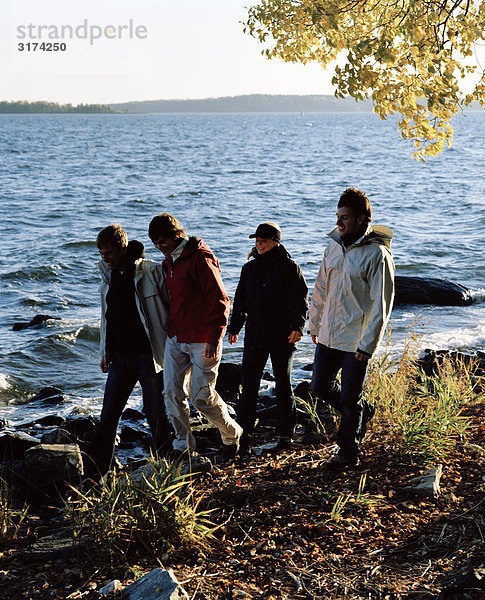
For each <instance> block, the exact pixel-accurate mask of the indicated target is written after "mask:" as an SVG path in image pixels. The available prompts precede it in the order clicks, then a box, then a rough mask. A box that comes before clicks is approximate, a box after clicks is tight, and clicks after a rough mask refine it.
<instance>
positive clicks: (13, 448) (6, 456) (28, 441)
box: [0, 431, 39, 461]
mask: <svg viewBox="0 0 485 600" xmlns="http://www.w3.org/2000/svg"><path fill="white" fill-rule="evenodd" d="M38 444H39V440H38V439H37V438H35V437H33V436H31V435H29V434H28V433H24V432H23V431H17V432H16V433H4V434H3V435H1V436H0V460H1V461H11V460H21V459H23V458H24V454H25V451H26V450H28V449H29V448H32V447H33V446H37V445H38Z"/></svg>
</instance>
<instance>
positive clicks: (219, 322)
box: [148, 213, 242, 460]
mask: <svg viewBox="0 0 485 600" xmlns="http://www.w3.org/2000/svg"><path fill="white" fill-rule="evenodd" d="M148 235H149V236H150V239H151V240H152V242H153V243H154V244H155V246H156V247H157V248H158V249H159V250H160V251H161V252H162V253H163V254H164V255H165V260H164V261H163V267H164V269H165V270H166V279H165V284H166V286H167V289H168V292H169V295H170V311H169V323H168V337H167V342H166V345H165V365H164V392H165V403H166V411H167V415H168V417H169V419H170V420H171V422H172V425H173V427H174V430H175V439H174V442H173V447H174V450H175V451H176V452H180V453H181V452H184V451H185V450H187V449H189V450H194V449H195V438H194V435H193V433H192V431H191V428H190V424H189V414H190V410H189V405H188V402H187V398H188V397H189V398H190V401H191V403H192V404H193V406H194V407H195V408H197V409H198V410H199V411H200V412H201V413H202V414H203V415H204V417H205V418H206V419H207V420H208V421H210V422H211V423H212V424H213V425H215V426H216V427H217V428H218V429H219V431H220V434H221V437H222V442H223V459H226V460H230V459H232V458H234V457H235V456H236V454H237V451H238V448H239V439H240V437H241V435H242V428H241V427H240V425H238V424H237V422H236V421H235V420H234V419H233V418H232V417H231V416H230V415H229V411H228V408H227V405H226V404H225V402H224V401H223V400H222V398H221V397H220V396H219V394H218V393H217V392H216V389H215V385H216V378H217V371H218V369H219V363H220V360H221V355H222V337H223V336H224V332H225V329H226V326H227V319H228V316H229V298H228V296H227V294H226V291H225V289H224V285H223V283H222V278H221V270H220V267H219V261H218V260H217V258H216V257H215V256H214V254H212V251H211V250H210V248H209V247H208V246H207V245H206V244H205V243H204V242H203V241H202V240H201V239H199V238H196V237H190V238H189V237H188V236H187V235H186V233H185V231H184V230H183V228H182V226H181V225H180V223H179V222H178V221H177V219H176V218H175V217H173V216H172V215H169V214H167V213H161V214H159V215H157V216H156V217H154V218H153V219H152V221H151V223H150V226H149V229H148ZM189 384H190V392H188V387H189Z"/></svg>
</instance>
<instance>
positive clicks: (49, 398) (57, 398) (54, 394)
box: [29, 386, 64, 403]
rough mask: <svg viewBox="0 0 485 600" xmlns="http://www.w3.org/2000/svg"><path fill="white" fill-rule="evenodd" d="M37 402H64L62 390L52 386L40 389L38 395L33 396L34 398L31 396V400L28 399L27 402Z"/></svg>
mask: <svg viewBox="0 0 485 600" xmlns="http://www.w3.org/2000/svg"><path fill="white" fill-rule="evenodd" d="M39 401H42V402H52V403H54V402H55V403H59V402H64V396H63V395H62V390H60V389H59V388H56V387H53V386H49V387H45V388H42V389H41V390H40V392H39V393H38V394H35V396H32V398H30V399H29V402H39Z"/></svg>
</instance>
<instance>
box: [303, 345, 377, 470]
mask: <svg viewBox="0 0 485 600" xmlns="http://www.w3.org/2000/svg"><path fill="white" fill-rule="evenodd" d="M367 363H368V361H360V360H357V359H356V358H355V352H344V351H342V350H336V349H334V348H328V347H327V346H324V345H323V344H317V348H316V350H315V362H314V364H313V376H312V392H313V393H314V394H315V396H317V397H318V398H321V399H322V400H324V401H325V402H327V404H329V405H330V406H332V407H333V408H335V409H336V410H337V411H338V412H339V413H341V415H342V417H341V420H340V426H339V429H338V432H337V444H338V446H339V448H340V454H342V455H343V456H345V457H347V458H350V459H353V458H355V457H357V456H358V454H359V445H360V442H361V441H362V438H363V437H364V433H365V421H366V415H367V414H368V413H369V406H370V405H369V404H368V402H366V400H365V399H364V397H363V393H362V390H363V387H364V380H365V375H366V372H367ZM340 369H342V373H341V375H340V380H341V384H339V383H338V381H337V373H338V372H339V371H340Z"/></svg>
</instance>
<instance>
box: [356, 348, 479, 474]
mask: <svg viewBox="0 0 485 600" xmlns="http://www.w3.org/2000/svg"><path fill="white" fill-rule="evenodd" d="M474 368H475V367H474V365H473V363H470V362H466V363H465V362H463V361H460V360H457V359H456V358H453V357H445V358H444V359H443V362H442V364H441V365H439V366H438V371H437V374H436V375H434V376H428V375H426V374H424V373H423V372H422V371H421V370H420V369H419V368H418V365H417V361H416V344H415V340H414V339H412V340H410V342H409V343H408V345H407V347H406V349H405V351H404V353H403V355H402V357H401V358H400V359H399V360H398V361H395V360H392V359H391V358H390V356H389V355H385V356H384V357H383V358H382V359H381V360H380V362H379V363H377V364H376V365H375V366H374V367H373V368H371V370H370V373H369V377H368V380H367V383H366V393H367V398H368V399H369V400H370V401H371V402H373V403H375V404H376V405H377V407H378V415H379V416H378V421H379V423H378V425H380V428H381V430H383V431H382V433H383V434H385V435H387V437H388V438H389V440H390V441H391V443H392V444H393V445H394V447H395V450H396V456H397V458H398V459H399V460H401V461H404V462H410V461H411V462H418V463H424V464H426V463H431V462H436V461H439V460H446V458H447V457H449V456H450V454H451V453H452V452H453V450H454V448H455V447H456V445H457V443H458V442H459V441H461V440H464V439H466V437H467V436H468V434H469V430H470V419H469V418H467V417H466V416H465V415H464V414H463V408H464V406H466V405H467V404H468V403H471V402H474V401H476V400H479V397H478V395H477V394H476V393H475V392H474V388H473V372H474Z"/></svg>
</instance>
